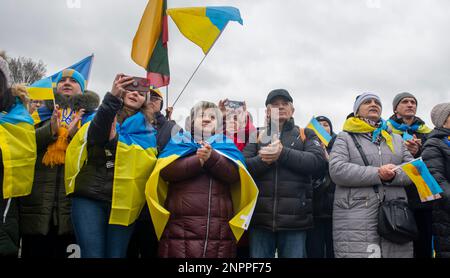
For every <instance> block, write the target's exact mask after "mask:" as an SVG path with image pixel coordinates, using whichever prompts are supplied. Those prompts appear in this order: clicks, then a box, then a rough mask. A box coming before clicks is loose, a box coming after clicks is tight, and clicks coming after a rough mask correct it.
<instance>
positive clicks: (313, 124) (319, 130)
mask: <svg viewBox="0 0 450 278" xmlns="http://www.w3.org/2000/svg"><path fill="white" fill-rule="evenodd" d="M306 127H307V128H310V129H312V130H313V131H314V132H315V133H316V135H317V137H319V139H320V141H322V143H323V144H324V145H325V146H327V147H328V144H329V143H330V141H331V139H332V137H331V135H330V134H329V133H328V132H327V131H326V130H325V128H323V126H322V125H321V124H320V123H319V121H318V120H316V118H315V117H313V118H312V119H311V121H309V124H308V125H307V126H306Z"/></svg>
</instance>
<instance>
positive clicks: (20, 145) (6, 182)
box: [0, 99, 36, 199]
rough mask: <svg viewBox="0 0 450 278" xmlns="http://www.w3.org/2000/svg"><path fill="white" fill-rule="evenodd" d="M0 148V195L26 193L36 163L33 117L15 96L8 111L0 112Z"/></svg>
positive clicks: (10, 196)
mask: <svg viewBox="0 0 450 278" xmlns="http://www.w3.org/2000/svg"><path fill="white" fill-rule="evenodd" d="M0 149H1V153H2V160H3V198H4V199H9V198H13V197H20V196H26V195H29V194H30V193H31V188H32V185H33V179H34V166H35V163H36V136H35V131H34V126H33V119H32V118H31V117H30V115H29V114H28V111H27V109H26V108H25V106H24V105H23V104H22V102H20V100H18V99H17V100H16V103H15V105H14V106H13V107H12V108H11V110H10V111H9V112H8V113H5V112H2V113H0Z"/></svg>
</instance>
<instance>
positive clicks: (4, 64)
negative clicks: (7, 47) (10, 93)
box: [0, 50, 11, 88]
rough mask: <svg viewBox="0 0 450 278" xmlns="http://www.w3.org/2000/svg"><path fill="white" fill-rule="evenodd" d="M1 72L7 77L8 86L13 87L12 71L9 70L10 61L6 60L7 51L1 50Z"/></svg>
mask: <svg viewBox="0 0 450 278" xmlns="http://www.w3.org/2000/svg"><path fill="white" fill-rule="evenodd" d="M0 72H2V73H3V75H4V76H5V78H6V87H8V88H9V87H11V72H10V71H9V66H8V62H6V57H5V52H3V51H1V50H0Z"/></svg>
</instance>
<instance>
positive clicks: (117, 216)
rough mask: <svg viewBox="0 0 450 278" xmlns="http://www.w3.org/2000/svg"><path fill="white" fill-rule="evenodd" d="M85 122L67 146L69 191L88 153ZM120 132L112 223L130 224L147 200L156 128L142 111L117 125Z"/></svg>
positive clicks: (115, 164)
mask: <svg viewBox="0 0 450 278" xmlns="http://www.w3.org/2000/svg"><path fill="white" fill-rule="evenodd" d="M89 125H90V122H88V123H86V124H84V125H83V126H82V127H81V129H80V130H79V131H78V132H77V133H76V135H75V137H74V138H73V139H72V141H71V142H70V144H69V147H68V148H67V150H66V160H65V164H64V165H65V166H64V167H65V187H66V194H67V195H69V194H71V193H73V192H74V190H76V188H75V181H76V177H77V175H78V173H79V172H80V170H81V168H82V167H83V165H84V163H85V161H86V159H87V156H88V153H87V133H88V132H87V131H88V129H89ZM116 132H117V134H118V136H119V138H118V143H117V149H116V157H115V162H114V181H113V194H112V206H111V214H110V218H109V224H117V225H123V226H128V225H130V224H132V223H133V222H134V221H135V220H136V219H137V218H138V216H139V214H140V212H141V210H142V208H143V207H144V204H145V195H144V194H145V183H146V182H147V180H148V178H149V177H150V174H151V173H152V170H153V167H154V166H155V164H156V155H157V149H156V130H155V129H154V128H153V127H151V126H150V125H148V124H147V123H146V120H145V117H144V115H143V114H142V113H141V112H138V113H136V114H134V115H133V116H131V117H129V118H127V119H126V120H125V121H124V122H123V123H122V124H121V125H119V124H117V125H116Z"/></svg>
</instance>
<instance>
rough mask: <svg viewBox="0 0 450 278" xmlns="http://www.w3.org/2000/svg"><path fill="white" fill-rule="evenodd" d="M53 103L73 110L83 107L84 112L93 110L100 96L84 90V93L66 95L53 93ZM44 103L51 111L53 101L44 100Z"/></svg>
mask: <svg viewBox="0 0 450 278" xmlns="http://www.w3.org/2000/svg"><path fill="white" fill-rule="evenodd" d="M55 103H56V104H58V105H59V106H60V107H61V108H68V107H70V108H72V109H74V110H79V109H85V110H86V112H93V111H95V109H97V107H98V106H99V105H100V97H99V95H98V94H96V93H94V92H92V91H88V90H86V91H85V93H84V94H80V95H75V96H67V95H63V94H60V93H55ZM45 105H46V106H47V107H48V108H49V109H50V110H52V111H53V109H54V107H53V101H51V100H50V101H49V100H47V101H45Z"/></svg>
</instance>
